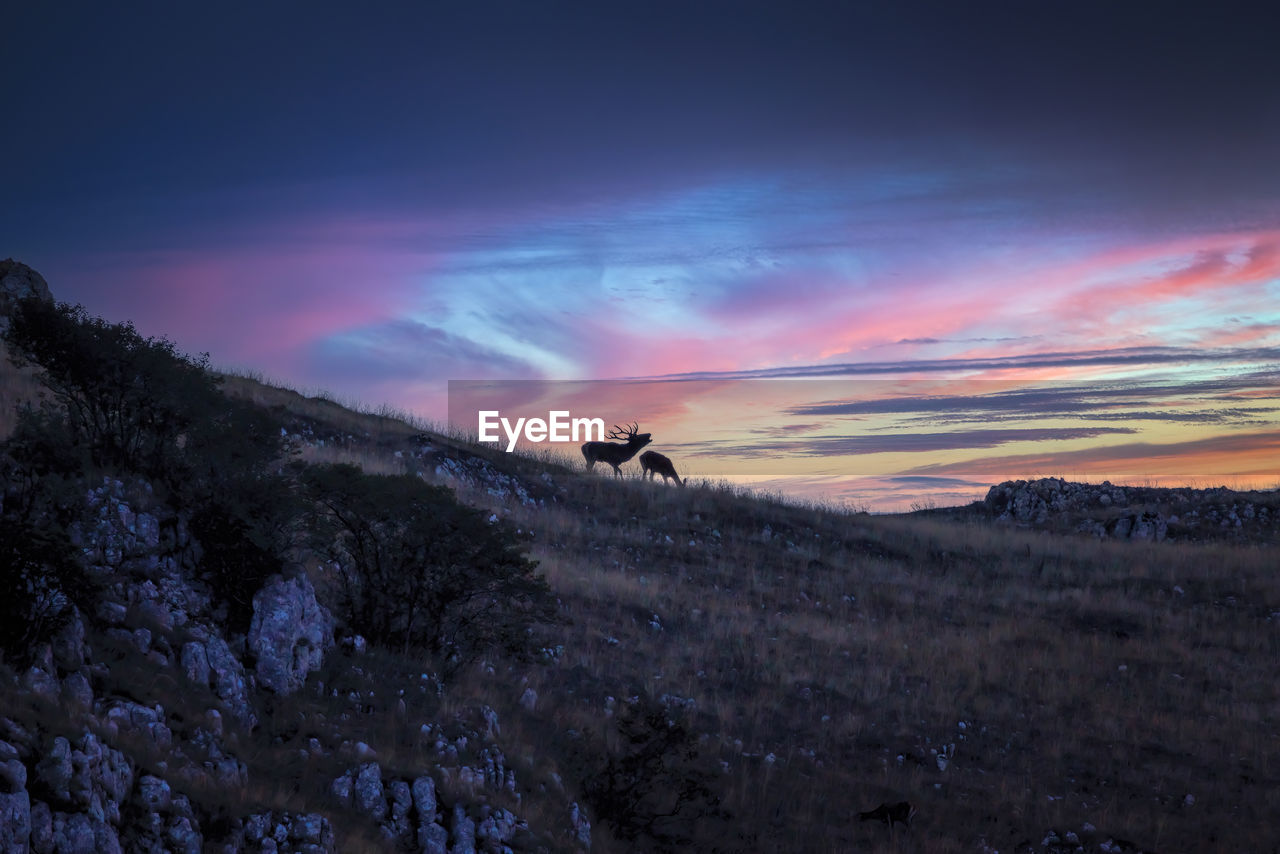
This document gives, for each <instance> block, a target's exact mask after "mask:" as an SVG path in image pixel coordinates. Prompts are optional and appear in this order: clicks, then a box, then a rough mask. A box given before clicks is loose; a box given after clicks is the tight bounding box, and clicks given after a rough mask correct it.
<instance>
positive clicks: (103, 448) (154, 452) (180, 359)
mask: <svg viewBox="0 0 1280 854" xmlns="http://www.w3.org/2000/svg"><path fill="white" fill-rule="evenodd" d="M4 340H5V341H6V342H7V343H8V345H9V351H10V354H11V358H13V359H14V361H15V362H17V363H18V364H35V365H37V366H39V367H40V369H41V374H40V379H41V381H42V382H43V383H44V385H45V386H46V387H47V388H48V389H49V391H50V392H52V394H53V398H54V400H55V401H56V404H57V406H58V407H60V408H61V410H62V413H63V415H64V417H65V420H66V428H67V432H68V435H69V438H70V441H71V443H72V444H74V445H76V446H78V447H81V448H84V449H85V450H86V451H87V452H88V454H89V456H90V458H91V459H92V461H93V462H94V463H95V464H97V465H100V466H103V467H123V468H126V469H128V470H131V471H136V472H140V473H143V474H148V475H155V474H159V473H161V472H164V471H165V470H166V468H167V465H168V464H169V463H170V462H171V461H172V458H173V456H174V454H175V452H176V451H177V449H178V446H179V437H181V436H183V435H185V434H186V433H187V432H188V431H189V430H190V429H191V428H192V426H193V425H196V424H200V423H202V422H204V421H206V420H207V419H208V418H209V417H210V414H211V413H212V412H214V411H216V410H217V403H218V399H219V398H220V397H221V395H220V394H219V393H218V390H217V380H216V378H215V377H214V376H213V374H211V373H210V372H209V370H208V357H207V356H203V357H201V358H200V359H198V360H192V359H190V358H188V357H186V356H184V355H182V354H181V353H179V352H178V351H177V350H176V348H175V347H174V345H173V344H172V343H171V342H169V341H167V340H165V339H163V338H143V337H142V336H141V335H140V334H138V332H137V330H136V329H134V327H133V324H131V323H108V322H107V321H105V320H103V319H102V318H98V317H92V316H90V315H89V314H88V313H87V312H86V311H85V309H84V308H83V307H82V306H78V305H77V306H71V305H68V304H66V303H50V302H46V301H43V300H38V299H25V300H22V301H21V302H19V303H18V305H17V307H16V309H15V311H14V313H13V316H12V317H11V319H10V324H9V328H8V329H7V330H6V331H5V333H4Z"/></svg>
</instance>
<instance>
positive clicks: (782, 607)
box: [0, 378, 1280, 852]
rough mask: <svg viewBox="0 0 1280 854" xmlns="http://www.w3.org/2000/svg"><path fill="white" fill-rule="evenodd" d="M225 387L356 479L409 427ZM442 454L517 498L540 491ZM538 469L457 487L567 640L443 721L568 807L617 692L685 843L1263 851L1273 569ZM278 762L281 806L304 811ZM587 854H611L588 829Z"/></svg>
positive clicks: (1273, 767)
mask: <svg viewBox="0 0 1280 854" xmlns="http://www.w3.org/2000/svg"><path fill="white" fill-rule="evenodd" d="M0 379H3V378H0ZM6 382H7V380H6ZM0 385H4V383H0ZM6 387H9V388H12V387H13V386H6ZM228 390H229V391H231V392H232V393H236V394H241V395H244V396H248V397H252V398H254V399H257V400H258V401H259V402H260V403H262V404H264V405H270V406H279V407H282V408H283V409H285V410H286V411H288V412H292V413H294V414H296V415H297V416H298V417H299V418H303V419H308V420H314V421H316V422H317V423H318V424H319V425H320V426H323V425H324V424H325V423H327V424H328V425H329V427H328V430H327V433H328V434H329V435H331V436H338V437H340V438H338V439H337V440H336V441H334V440H332V439H331V440H329V441H328V442H327V444H326V446H325V449H324V450H323V451H322V452H321V451H318V450H313V451H312V452H311V453H315V454H320V455H321V456H322V457H323V458H325V459H349V460H353V461H356V462H359V463H361V464H363V465H365V466H366V467H367V468H370V469H371V470H376V471H396V470H401V469H402V468H403V466H404V457H396V456H395V455H394V452H395V451H396V450H398V449H399V450H402V451H403V450H405V449H407V448H408V447H409V437H410V436H411V435H413V434H414V433H417V432H419V428H418V427H416V426H411V425H407V424H399V423H396V422H395V421H394V419H389V418H386V417H381V416H367V415H361V414H358V413H352V412H350V411H348V410H344V409H342V408H341V407H338V406H336V405H334V404H332V403H330V402H326V401H319V400H316V399H312V398H305V397H303V396H301V395H297V394H295V393H293V392H288V391H284V390H278V389H270V388H267V387H264V386H261V385H259V384H256V383H253V382H252V381H249V380H244V379H236V380H232V381H230V382H229V388H228ZM436 441H437V442H438V443H441V444H453V445H454V447H456V448H457V450H458V452H459V453H468V452H469V453H477V454H481V455H483V456H485V457H486V458H488V459H490V460H491V461H493V462H494V463H495V465H497V466H499V467H501V468H503V469H505V470H508V471H511V472H512V473H517V474H523V475H525V476H526V477H528V478H529V479H530V480H532V479H533V477H534V476H536V473H538V472H541V471H542V470H543V469H544V467H543V465H542V464H540V463H538V462H536V461H529V460H521V459H518V458H512V457H507V456H505V455H502V454H495V453H492V452H488V451H485V452H480V451H479V450H478V449H475V448H470V449H468V448H466V447H465V446H463V445H462V444H461V443H450V442H449V440H446V439H444V438H443V437H436ZM629 467H630V464H629ZM551 471H552V478H553V481H554V489H553V494H554V495H555V499H554V500H549V501H548V502H547V504H546V506H544V507H526V506H521V505H519V504H517V503H514V502H513V503H511V504H510V505H504V504H503V500H502V499H500V498H496V497H495V496H493V495H491V494H489V493H488V492H486V491H484V490H483V489H477V490H468V489H466V488H463V489H461V490H460V493H461V495H462V497H463V498H464V499H466V500H469V501H471V502H473V503H476V504H479V505H481V506H485V507H491V508H493V509H494V510H497V511H499V512H502V513H504V514H506V515H507V516H508V518H509V520H510V521H511V522H512V523H513V524H515V525H516V526H518V527H520V528H521V529H523V530H524V531H525V532H526V535H527V536H528V537H529V541H530V549H531V551H532V552H533V554H534V556H536V557H537V558H538V559H539V560H540V561H541V563H542V569H543V570H544V571H545V572H546V574H547V576H548V578H549V579H550V581H551V583H552V585H553V587H554V588H555V590H556V591H557V593H558V595H559V596H560V597H561V600H562V602H563V606H564V611H565V612H566V614H567V615H568V616H569V617H571V618H572V621H573V622H572V624H571V625H569V626H567V627H565V628H564V629H563V630H562V632H563V645H564V654H563V655H562V656H561V657H560V659H559V661H558V662H556V663H554V664H551V665H541V666H532V667H525V668H512V669H511V672H509V673H500V674H499V676H498V678H495V677H494V676H493V675H485V674H481V673H477V674H475V675H474V676H473V677H472V678H470V679H468V680H466V681H464V682H463V683H462V684H460V685H458V686H457V687H455V688H454V689H453V693H454V696H453V697H449V696H446V697H445V698H444V701H443V702H444V705H445V708H446V709H447V708H449V707H450V706H451V705H459V706H461V705H463V704H465V702H466V701H468V700H471V699H475V698H481V699H482V700H483V702H485V703H488V704H489V705H491V706H493V707H494V708H495V709H497V710H498V711H499V713H500V715H501V719H502V721H503V742H504V747H505V748H506V750H507V753H508V756H509V759H511V760H512V761H514V763H515V764H516V767H518V769H520V770H519V771H518V773H520V775H521V777H522V779H526V780H534V779H548V778H549V777H550V773H551V772H560V773H562V774H563V775H564V776H565V778H566V785H567V786H569V787H570V789H572V787H573V781H572V775H571V770H570V762H569V760H568V758H567V757H568V753H569V751H570V748H571V744H570V741H571V739H570V738H569V737H568V736H567V735H566V733H568V732H569V731H571V730H575V729H576V730H579V731H593V730H594V731H599V730H600V729H601V728H602V727H603V726H604V725H605V716H604V709H605V707H606V705H607V704H608V703H609V700H608V699H607V698H609V697H614V698H617V700H618V701H622V700H623V698H625V697H628V696H631V695H633V694H637V693H641V692H644V693H648V694H650V695H653V696H661V695H663V694H672V695H676V696H678V697H682V698H689V699H692V700H693V701H694V706H695V708H696V718H695V719H696V725H697V728H698V729H699V731H701V732H703V733H705V734H706V735H707V744H708V747H709V749H711V750H712V751H714V752H715V753H717V754H718V755H719V757H720V758H721V759H722V760H723V761H724V762H725V763H727V766H726V767H727V769H728V773H727V776H726V778H725V779H724V781H723V782H724V784H725V790H726V804H727V806H728V807H729V808H730V809H731V810H732V811H733V812H734V813H735V815H736V820H735V822H734V825H733V827H734V828H735V830H734V831H726V830H725V829H724V828H722V827H716V828H712V827H711V826H708V828H707V833H708V839H707V840H706V845H705V846H703V847H709V846H710V844H711V843H712V842H719V843H722V844H723V845H724V847H734V846H735V845H736V846H737V847H740V848H743V849H746V850H760V851H767V850H786V851H854V850H857V851H877V850H883V851H937V852H942V851H972V850H975V845H976V844H977V842H978V841H979V840H986V841H987V842H988V843H990V844H991V845H992V846H993V847H994V848H997V849H999V850H1001V851H1007V850H1011V849H1012V848H1013V847H1014V845H1015V844H1017V843H1020V842H1022V841H1023V840H1027V841H1030V842H1032V843H1034V844H1035V846H1036V850H1043V849H1042V848H1041V846H1040V841H1041V840H1042V839H1043V838H1044V837H1045V834H1046V831H1048V830H1049V829H1050V828H1056V829H1058V830H1060V831H1063V832H1065V831H1067V830H1074V831H1076V832H1077V833H1080V832H1081V828H1082V826H1083V824H1084V823H1085V822H1089V823H1091V824H1092V825H1094V826H1096V828H1097V831H1098V836H1097V839H1096V840H1095V841H1102V840H1104V839H1106V838H1108V837H1116V838H1126V839H1130V840H1133V841H1134V842H1136V843H1138V844H1139V845H1140V846H1143V847H1144V848H1146V849H1147V850H1152V849H1155V850H1160V851H1221V850H1250V851H1263V850H1274V845H1275V839H1276V838H1277V834H1280V822H1278V820H1277V819H1276V818H1275V817H1276V816H1277V815H1280V737H1278V735H1277V731H1276V728H1275V722H1276V721H1277V720H1280V700H1278V699H1277V698H1278V694H1277V688H1276V685H1275V662H1276V660H1277V659H1278V658H1280V582H1278V581H1277V577H1276V573H1275V564H1276V561H1275V553H1274V550H1272V549H1259V548H1250V547H1239V546H1225V545H1218V546H1195V545H1165V544H1149V543H1140V544H1139V543H1135V544H1130V543H1095V542H1091V541H1087V540H1083V539H1079V538H1075V537H1061V536H1054V535H1050V534H1037V533H1030V532H1019V531H1014V530H1010V529H1006V528H994V527H990V526H985V525H981V524H960V523H947V522H941V521H935V520H930V519H918V518H902V517H871V516H862V515H848V514H843V513H839V512H833V511H828V510H824V509H821V508H801V507H795V506H791V505H786V504H782V503H780V502H776V501H770V500H766V499H760V498H752V497H746V496H742V495H740V494H736V493H735V492H733V491H732V490H729V489H721V488H714V487H710V488H690V489H687V490H677V489H675V488H665V487H663V486H662V485H654V484H645V483H641V482H639V481H637V480H634V479H633V480H627V481H624V482H614V481H613V479H612V478H607V477H601V476H598V475H596V476H588V475H583V474H580V473H571V472H567V471H565V470H563V469H552V470H551ZM766 526H768V528H769V529H770V531H771V536H768V537H766V536H765V534H764V531H765V528H766ZM668 538H669V539H668ZM407 666H408V665H404V664H400V665H394V666H392V665H388V667H387V668H386V671H385V678H386V679H388V680H393V679H400V678H403V677H402V674H400V673H399V670H403V669H405V667H407ZM526 687H532V688H534V689H535V690H536V691H537V694H538V701H537V704H536V706H535V708H534V710H533V711H532V712H528V711H526V710H524V709H522V708H521V707H520V705H519V702H518V700H519V697H520V695H521V694H522V693H523V691H524V689H525V688H526ZM381 693H382V692H381V691H380V694H381ZM386 693H387V695H390V696H394V694H393V693H392V692H386ZM962 722H963V724H964V726H963V728H961V723H962ZM371 725H376V724H373V722H371ZM269 734H270V733H269V732H268V733H265V734H264V737H265V736H266V735H269ZM384 734H385V735H387V736H388V737H389V738H390V740H391V741H395V740H396V739H395V738H391V736H392V735H393V733H391V732H387V733H384ZM376 736H377V733H376V732H373V733H370V738H371V740H375V739H376ZM264 751H265V752H264V753H263V754H262V756H260V757H258V758H259V759H260V760H261V763H260V764H261V766H262V767H264V768H268V767H271V766H272V764H273V763H275V762H276V761H277V760H276V759H275V758H273V755H272V754H271V752H270V750H269V749H268V748H264ZM935 751H939V752H941V753H942V754H943V755H944V757H946V758H947V762H946V768H945V770H944V769H942V768H941V767H940V763H939V762H938V759H937V755H936V754H935ZM770 756H772V758H770ZM409 758H411V757H409ZM251 764H254V763H252V762H251ZM410 764H412V762H411V763H410ZM279 767H280V768H281V774H282V779H281V780H280V781H279V782H278V783H277V789H278V791H279V792H280V794H277V795H276V796H275V797H274V798H271V800H277V799H279V798H280V797H282V795H283V794H284V793H291V794H288V795H287V797H288V798H291V799H294V798H299V797H300V796H299V795H298V794H297V793H298V786H299V784H297V783H296V782H295V783H294V784H293V785H290V783H289V781H288V780H284V779H283V776H287V775H288V771H287V770H286V769H287V768H289V767H291V766H288V765H287V764H286V765H281V766H279ZM317 776H320V777H322V775H317ZM571 794H572V792H571ZM1187 795H1192V796H1193V798H1194V803H1188V801H1187V798H1186V796H1187ZM904 798H905V799H910V800H912V801H913V802H914V803H916V805H917V806H918V808H919V810H920V814H919V817H918V818H917V820H916V826H915V828H914V829H913V830H912V831H910V832H909V833H906V834H902V833H899V834H898V836H897V838H896V839H894V840H893V841H891V840H890V838H889V836H888V834H887V832H886V831H885V829H884V827H883V826H882V825H871V824H859V823H858V822H856V820H853V819H855V818H856V817H855V815H854V813H855V811H856V810H864V809H869V808H871V807H873V806H875V805H876V804H878V803H880V802H881V801H883V800H890V801H892V800H898V799H904ZM261 799H262V798H261V796H259V797H256V798H252V799H251V800H261ZM303 800H304V801H305V802H307V803H314V801H313V800H312V798H310V797H305V798H303ZM301 805H302V804H300V805H299V806H301ZM537 809H538V806H537V803H536V801H535V800H534V799H530V800H529V801H527V802H526V811H530V810H533V811H536V810H537ZM532 817H533V818H536V816H532ZM551 820H553V819H552V817H548V821H551ZM1082 835H1083V834H1082ZM1085 840H1086V841H1088V837H1087V836H1085ZM593 850H596V851H605V852H612V851H625V850H629V848H628V846H627V845H625V844H622V843H619V842H617V841H614V840H611V839H610V838H609V836H608V832H607V830H606V829H605V828H604V827H603V826H601V825H600V824H599V823H598V824H597V828H596V832H595V847H594V849H593ZM1092 850H1096V848H1094V849H1092Z"/></svg>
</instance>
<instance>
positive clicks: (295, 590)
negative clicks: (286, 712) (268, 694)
mask: <svg viewBox="0 0 1280 854" xmlns="http://www.w3.org/2000/svg"><path fill="white" fill-rule="evenodd" d="M333 627H334V622H333V616H332V615H331V614H330V613H329V611H328V610H327V609H326V608H325V607H324V606H323V605H321V604H320V603H319V602H318V601H316V591H315V588H314V587H313V586H312V585H311V581H310V580H309V579H308V578H307V577H306V576H297V577H294V578H291V579H285V578H283V577H280V576H277V577H275V578H274V579H272V580H271V581H269V582H268V583H267V584H266V586H264V587H263V588H262V589H261V590H259V591H258V593H257V594H256V595H255V596H254V597H253V622H252V624H251V625H250V628H249V649H250V650H251V651H252V652H253V654H254V655H255V656H256V657H257V665H256V672H257V676H258V684H259V685H261V686H263V687H265V688H268V689H270V690H272V691H274V692H276V693H277V694H291V693H293V692H294V691H296V690H298V688H300V687H302V684H303V683H304V682H305V681H306V678H307V674H308V673H310V672H311V671H313V670H315V669H317V668H318V667H319V666H320V665H321V663H322V662H323V660H324V653H325V651H326V650H327V649H328V648H330V647H332V646H333Z"/></svg>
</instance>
